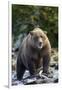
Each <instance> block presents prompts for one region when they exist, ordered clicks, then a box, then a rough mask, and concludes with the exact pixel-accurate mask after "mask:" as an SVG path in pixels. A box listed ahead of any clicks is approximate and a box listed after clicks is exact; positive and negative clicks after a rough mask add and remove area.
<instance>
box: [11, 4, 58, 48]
mask: <svg viewBox="0 0 62 90" xmlns="http://www.w3.org/2000/svg"><path fill="white" fill-rule="evenodd" d="M35 27H40V28H42V29H43V30H45V31H47V33H48V34H47V35H48V37H49V39H50V42H51V45H52V47H58V7H50V6H31V5H16V4H13V5H12V35H13V36H14V40H16V39H17V37H18V36H19V34H20V33H29V31H31V30H32V29H34V28H35Z"/></svg>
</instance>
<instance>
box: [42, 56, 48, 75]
mask: <svg viewBox="0 0 62 90" xmlns="http://www.w3.org/2000/svg"><path fill="white" fill-rule="evenodd" d="M49 63H50V55H46V56H44V57H43V73H45V74H48V73H49Z"/></svg>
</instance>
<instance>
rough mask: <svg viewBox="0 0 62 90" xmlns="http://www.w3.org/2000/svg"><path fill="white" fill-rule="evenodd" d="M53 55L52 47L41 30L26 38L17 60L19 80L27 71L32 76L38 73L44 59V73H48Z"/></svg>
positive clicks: (31, 33)
mask: <svg viewBox="0 0 62 90" xmlns="http://www.w3.org/2000/svg"><path fill="white" fill-rule="evenodd" d="M50 54H51V45H50V42H49V40H48V37H47V36H46V34H45V33H44V32H43V30H41V29H40V28H35V29H34V30H33V31H31V32H30V33H29V34H28V35H27V37H26V38H24V40H23V42H22V45H21V47H20V49H19V54H18V59H17V78H18V79H19V80H21V79H22V77H23V74H24V72H25V70H26V69H28V70H29V72H30V74H31V75H35V74H36V73H37V69H38V68H39V66H40V63H41V59H43V72H44V73H48V67H49V61H50Z"/></svg>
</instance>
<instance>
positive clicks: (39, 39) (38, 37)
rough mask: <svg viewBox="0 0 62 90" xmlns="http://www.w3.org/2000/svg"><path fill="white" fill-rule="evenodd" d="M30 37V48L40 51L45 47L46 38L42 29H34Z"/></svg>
mask: <svg viewBox="0 0 62 90" xmlns="http://www.w3.org/2000/svg"><path fill="white" fill-rule="evenodd" d="M30 36H31V40H30V44H31V45H32V47H34V48H36V49H38V50H40V49H42V48H43V47H44V46H45V45H46V39H48V38H47V36H46V34H45V32H43V30H42V29H40V28H35V29H34V30H33V31H30Z"/></svg>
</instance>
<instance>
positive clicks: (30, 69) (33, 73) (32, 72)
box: [28, 60, 36, 76]
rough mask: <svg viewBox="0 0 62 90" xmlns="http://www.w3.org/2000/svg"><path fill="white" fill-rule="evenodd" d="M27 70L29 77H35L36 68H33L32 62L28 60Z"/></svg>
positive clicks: (33, 63)
mask: <svg viewBox="0 0 62 90" xmlns="http://www.w3.org/2000/svg"><path fill="white" fill-rule="evenodd" d="M28 68H29V72H30V75H31V76H33V75H34V76H35V75H36V66H35V62H34V61H33V60H30V61H29V62H28Z"/></svg>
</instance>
